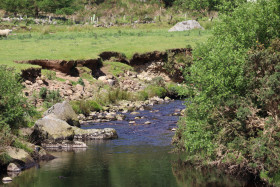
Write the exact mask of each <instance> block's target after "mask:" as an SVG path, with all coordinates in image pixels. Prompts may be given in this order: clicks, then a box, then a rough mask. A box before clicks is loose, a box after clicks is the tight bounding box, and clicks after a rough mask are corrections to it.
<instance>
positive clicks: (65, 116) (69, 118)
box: [44, 101, 80, 127]
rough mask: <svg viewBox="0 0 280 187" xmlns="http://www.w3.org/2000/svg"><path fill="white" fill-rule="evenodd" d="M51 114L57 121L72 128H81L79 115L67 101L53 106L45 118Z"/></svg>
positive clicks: (45, 114)
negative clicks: (65, 123)
mask: <svg viewBox="0 0 280 187" xmlns="http://www.w3.org/2000/svg"><path fill="white" fill-rule="evenodd" d="M49 114H53V115H55V116H56V118H57V119H60V120H63V121H66V122H67V123H68V124H69V125H71V126H77V127H79V126H80V123H79V119H78V115H77V114H76V113H75V111H74V110H73V108H72V106H71V105H70V104H69V103H68V102H67V101H64V102H62V103H57V104H55V105H53V106H52V107H51V108H49V109H48V110H47V111H46V112H45V113H44V116H47V115H49Z"/></svg>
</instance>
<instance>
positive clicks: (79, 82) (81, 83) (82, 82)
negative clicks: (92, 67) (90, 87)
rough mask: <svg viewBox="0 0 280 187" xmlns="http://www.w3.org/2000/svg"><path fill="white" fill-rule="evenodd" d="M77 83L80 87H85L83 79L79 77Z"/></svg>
mask: <svg viewBox="0 0 280 187" xmlns="http://www.w3.org/2000/svg"><path fill="white" fill-rule="evenodd" d="M77 83H78V84H80V85H82V86H85V83H84V81H83V79H82V78H81V77H80V78H79V80H78V82H77Z"/></svg>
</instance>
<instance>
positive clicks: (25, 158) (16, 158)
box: [6, 147, 35, 169]
mask: <svg viewBox="0 0 280 187" xmlns="http://www.w3.org/2000/svg"><path fill="white" fill-rule="evenodd" d="M6 153H7V155H9V156H10V157H11V161H12V162H14V163H16V164H17V165H18V166H20V167H21V168H24V169H25V168H29V167H31V166H33V165H34V164H35V161H34V159H33V158H32V157H31V156H30V155H29V154H28V153H27V152H26V151H25V150H23V149H19V148H15V147H8V148H7V149H6Z"/></svg>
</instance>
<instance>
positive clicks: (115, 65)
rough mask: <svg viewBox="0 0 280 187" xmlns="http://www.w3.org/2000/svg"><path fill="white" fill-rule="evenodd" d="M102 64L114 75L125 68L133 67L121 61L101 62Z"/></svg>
mask: <svg viewBox="0 0 280 187" xmlns="http://www.w3.org/2000/svg"><path fill="white" fill-rule="evenodd" d="M103 65H104V66H105V67H106V66H108V67H109V73H111V74H112V75H114V76H118V75H119V74H121V73H123V72H124V71H125V70H130V71H133V68H132V67H131V66H129V65H127V64H124V63H121V62H109V61H105V62H103Z"/></svg>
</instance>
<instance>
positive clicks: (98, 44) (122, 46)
mask: <svg viewBox="0 0 280 187" xmlns="http://www.w3.org/2000/svg"><path fill="white" fill-rule="evenodd" d="M210 35H211V31H210V30H192V31H185V32H168V28H167V27H166V26H159V27H158V26H157V25H153V24H151V25H145V26H143V25H140V26H137V28H133V27H131V26H122V27H111V28H94V27H92V26H90V25H84V26H82V25H72V26H66V25H58V26H36V25H34V26H32V29H31V31H24V30H17V31H15V32H13V34H12V35H10V36H8V38H2V39H1V40H0V56H1V60H0V65H8V66H13V67H15V68H16V69H18V70H19V69H24V68H27V67H30V66H31V65H27V64H16V63H14V61H15V60H30V59H65V60H70V59H91V58H97V57H98V55H99V54H100V53H101V52H104V51H117V52H121V53H123V54H125V55H126V57H127V58H131V57H132V56H133V54H134V53H136V52H137V53H144V52H149V51H155V50H158V51H164V50H166V49H171V48H184V47H190V46H191V47H193V48H195V46H197V44H198V43H201V42H204V41H206V40H207V38H208V37H209V36H210Z"/></svg>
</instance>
